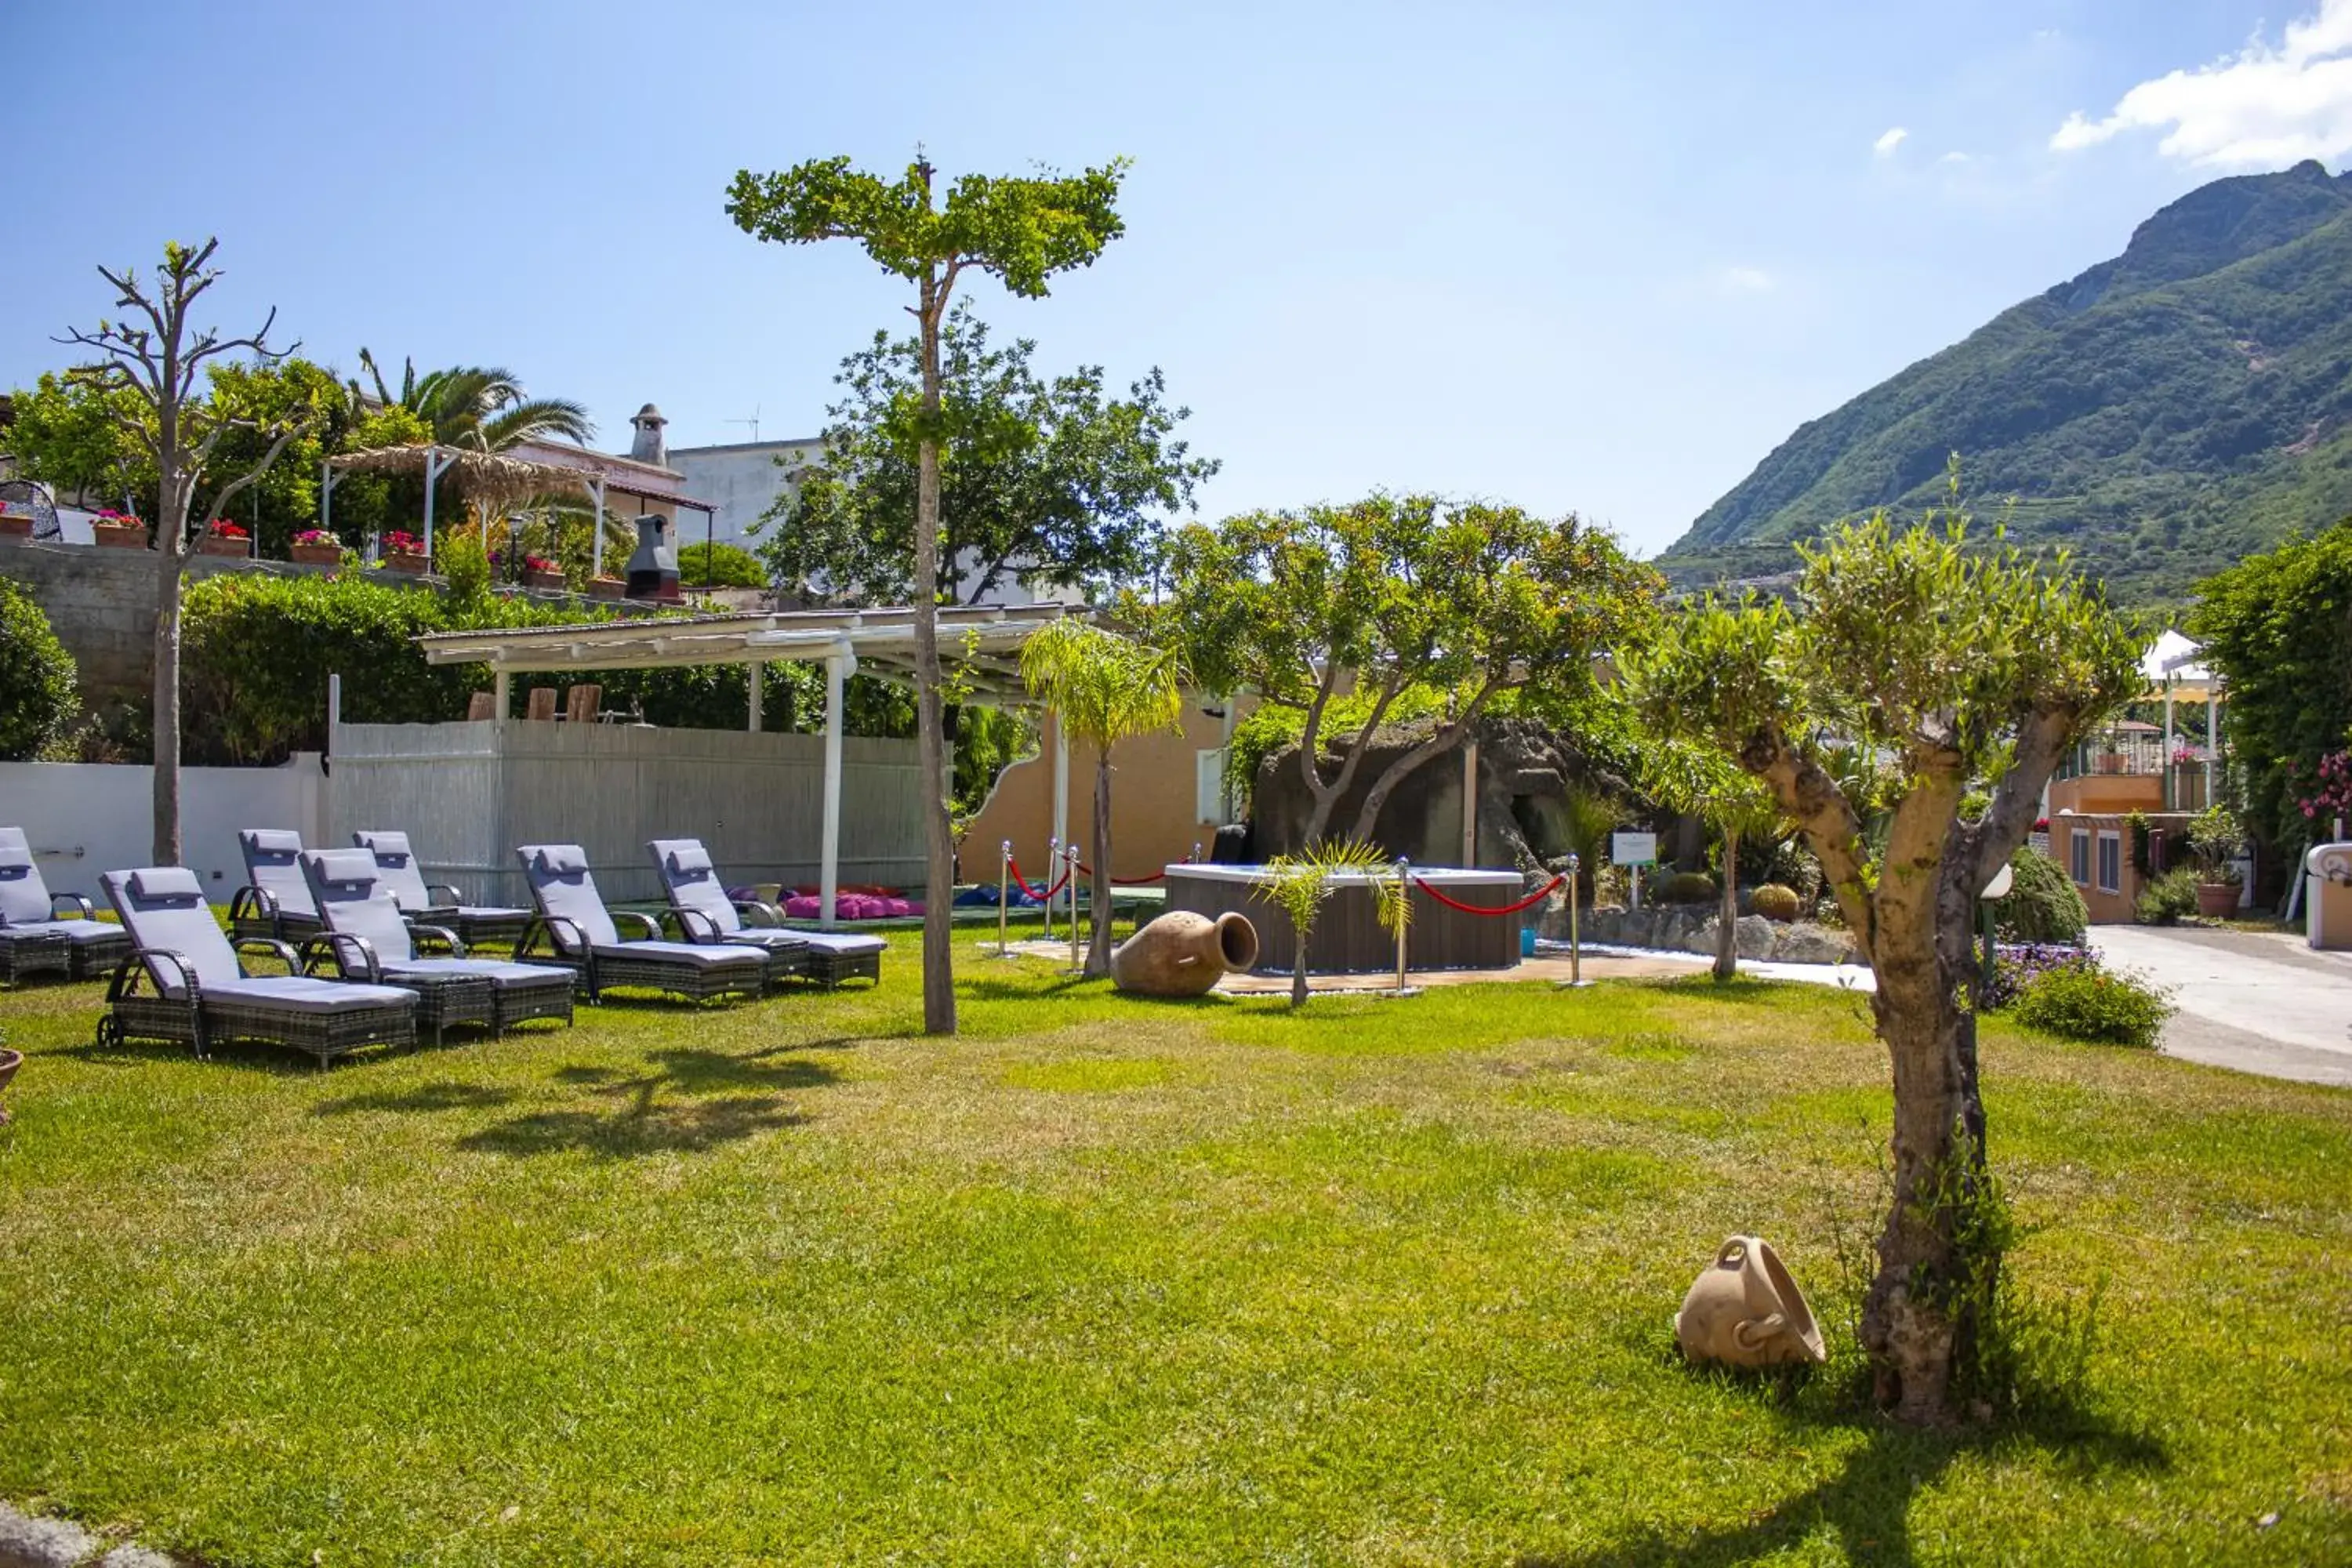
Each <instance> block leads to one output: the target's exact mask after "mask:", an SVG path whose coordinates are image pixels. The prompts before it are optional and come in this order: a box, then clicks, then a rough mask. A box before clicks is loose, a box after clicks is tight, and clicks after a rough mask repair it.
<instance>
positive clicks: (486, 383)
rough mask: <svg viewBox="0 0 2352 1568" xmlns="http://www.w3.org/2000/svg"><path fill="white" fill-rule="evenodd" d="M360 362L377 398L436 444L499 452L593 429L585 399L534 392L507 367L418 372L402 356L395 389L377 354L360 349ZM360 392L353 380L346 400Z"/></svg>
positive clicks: (589, 434) (585, 435) (582, 435)
mask: <svg viewBox="0 0 2352 1568" xmlns="http://www.w3.org/2000/svg"><path fill="white" fill-rule="evenodd" d="M360 365H361V368H362V369H363V370H365V371H366V372H367V373H368V374H369V375H370V376H371V377H373V381H374V386H375V396H376V401H377V402H378V403H379V404H381V405H383V406H385V407H386V408H396V409H399V410H400V411H401V412H402V413H403V414H404V415H405V416H408V418H409V419H410V420H412V421H413V422H415V423H417V424H419V425H421V426H423V428H424V430H425V437H420V439H429V440H431V441H433V442H435V443H436V444H438V445H440V446H444V447H471V448H473V449H474V450H476V451H478V452H502V451H505V450H506V449H507V448H508V447H513V446H516V445H518V444H519V443H520V442H523V441H530V440H554V441H578V442H581V443H583V444H585V443H586V442H587V441H589V440H590V439H592V438H593V437H594V436H595V434H596V426H595V425H594V423H593V421H591V420H590V419H589V417H588V409H587V406H586V405H584V404H580V403H575V402H573V401H572V399H570V398H568V397H533V396H531V395H530V393H529V392H527V391H525V390H524V388H523V384H522V382H521V379H520V377H518V376H517V375H516V374H515V373H514V372H512V371H510V370H500V369H496V368H492V367H489V366H485V365H451V366H450V367H448V368H447V369H446V370H435V371H427V372H425V374H423V375H419V374H416V363H415V361H414V360H404V361H403V362H402V364H401V379H400V391H399V392H398V393H397V394H394V392H393V390H392V389H391V388H390V387H389V386H387V385H385V384H384V380H383V371H382V370H381V369H380V368H378V366H377V364H376V362H375V356H374V355H373V354H372V353H369V352H368V351H367V350H365V349H362V350H360ZM358 392H359V383H358V382H357V381H356V380H354V381H352V383H351V384H350V396H349V398H348V401H350V402H352V403H357V402H358V401H359V398H358V395H357V394H358ZM407 444H408V443H405V442H398V443H395V442H381V443H378V445H383V446H393V445H402V446H404V445H407Z"/></svg>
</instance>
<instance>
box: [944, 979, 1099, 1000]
mask: <svg viewBox="0 0 2352 1568" xmlns="http://www.w3.org/2000/svg"><path fill="white" fill-rule="evenodd" d="M1090 985H1102V986H1105V987H1107V986H1108V982H1107V981H1104V980H1103V979H1102V978H1101V977H1100V976H1099V975H1093V974H1058V973H1057V974H1055V975H1054V976H1053V977H1052V978H1050V979H1041V980H1039V981H1037V982H1035V983H1034V984H1025V985H1024V984H1015V983H1014V982H1013V981H1010V980H992V979H989V978H987V977H986V976H979V977H975V978H965V977H963V976H961V975H960V976H958V977H957V979H956V995H957V996H959V997H961V998H966V999H969V1000H971V1001H974V1002H1038V1001H1043V1000H1045V998H1047V997H1049V996H1059V995H1061V994H1063V993H1064V992H1066V991H1075V990H1076V989H1078V988H1079V987H1081V986H1090ZM1102 994H1104V995H1108V994H1110V993H1109V991H1108V989H1107V988H1106V989H1105V990H1104V991H1103V992H1102Z"/></svg>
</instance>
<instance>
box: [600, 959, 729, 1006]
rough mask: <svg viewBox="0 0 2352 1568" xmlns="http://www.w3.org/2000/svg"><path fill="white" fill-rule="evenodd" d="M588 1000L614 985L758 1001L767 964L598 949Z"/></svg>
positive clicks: (692, 997) (698, 998)
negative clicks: (633, 954)
mask: <svg viewBox="0 0 2352 1568" xmlns="http://www.w3.org/2000/svg"><path fill="white" fill-rule="evenodd" d="M588 981H589V984H588V999H589V1000H590V1001H592V1002H593V1001H594V1000H596V998H597V997H598V996H599V995H601V994H603V993H604V992H606V991H610V990H611V989H612V988H613V987H614V986H615V985H637V986H643V987H644V988H645V989H646V990H648V991H667V992H668V993H669V994H672V995H674V996H683V997H685V998H686V999H687V1000H688V1001H689V1002H708V1001H709V1000H710V999H711V998H712V997H714V996H742V997H746V998H748V999H750V1000H751V1001H754V1002H756V1001H758V1000H759V999H760V997H761V994H762V993H764V992H765V991H766V990H767V987H768V966H767V963H765V962H764V961H762V962H761V963H756V964H751V963H730V964H723V965H722V964H703V963H693V962H691V961H690V960H679V959H673V958H630V957H627V956H625V955H622V954H615V953H604V952H600V953H598V954H596V956H595V957H594V958H593V960H591V961H590V963H589V975H588Z"/></svg>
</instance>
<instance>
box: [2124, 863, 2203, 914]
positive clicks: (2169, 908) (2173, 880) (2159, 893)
mask: <svg viewBox="0 0 2352 1568" xmlns="http://www.w3.org/2000/svg"><path fill="white" fill-rule="evenodd" d="M2196 912H2197V873H2196V872H2195V871H2194V870H2192V869H2190V868H2189V867H2187V866H2179V867H2175V868H2173V869H2171V870H2169V871H2167V872H2166V873H2165V874H2164V875H2163V876H2161V877H2158V878H2155V879H2152V880H2151V881H2149V882H2148V883H2147V886H2145V887H2143V888H2142V889H2140V890H2139V897H2138V898H2137V899H2136V900H2133V901H2132V919H2133V920H2135V921H2138V922H2139V923H2140V924H2141V925H2144V926H2168V925H2178V924H2179V923H2180V922H2181V921H2185V920H2187V919H2188V918H2189V916H2191V915H2193V914H2195V913H2196Z"/></svg>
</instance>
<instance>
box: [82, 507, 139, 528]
mask: <svg viewBox="0 0 2352 1568" xmlns="http://www.w3.org/2000/svg"><path fill="white" fill-rule="evenodd" d="M89 525H90V526H91V527H92V528H144V527H146V526H147V525H146V524H145V523H143V522H142V521H139V520H138V519H137V518H135V517H132V516H131V514H130V513H129V512H125V511H114V510H102V511H100V512H99V513H98V514H97V515H96V516H94V517H92V518H91V519H90V520H89Z"/></svg>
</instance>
